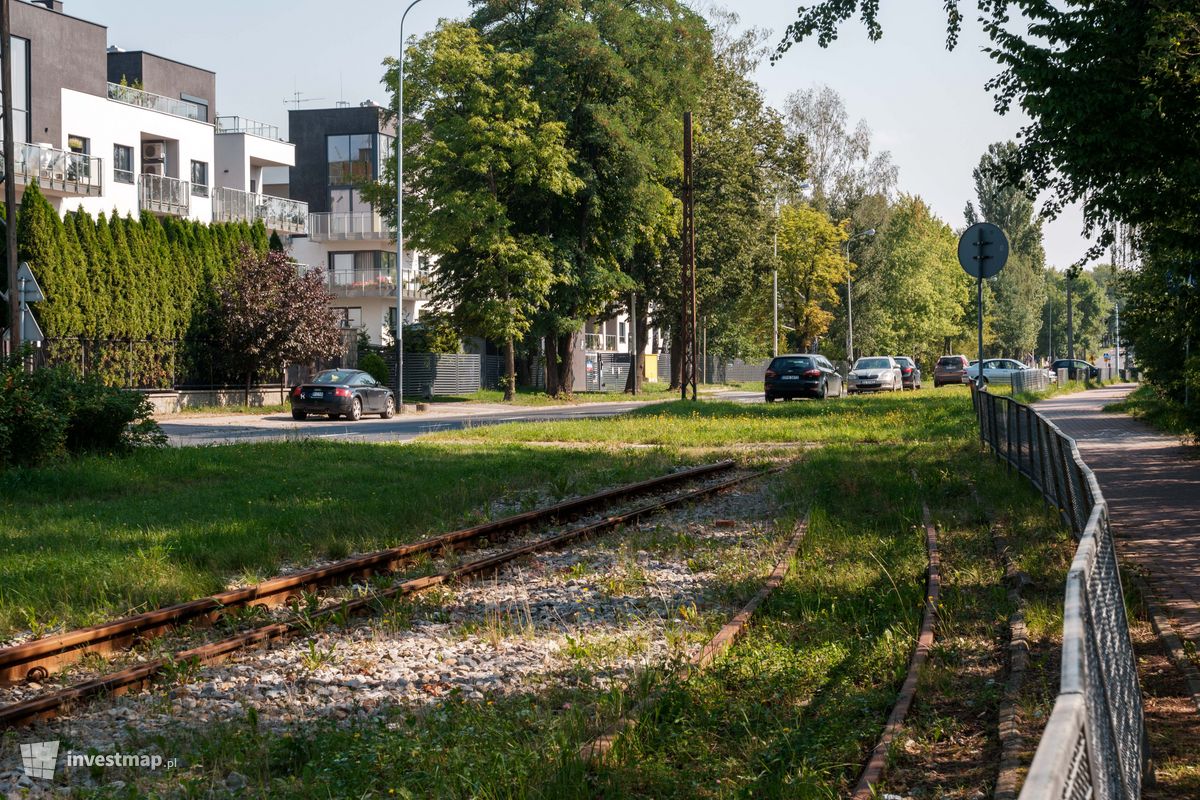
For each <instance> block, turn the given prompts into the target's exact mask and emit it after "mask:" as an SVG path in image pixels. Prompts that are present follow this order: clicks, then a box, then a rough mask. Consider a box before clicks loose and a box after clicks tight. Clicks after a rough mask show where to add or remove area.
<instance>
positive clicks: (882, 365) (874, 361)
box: [854, 358, 892, 369]
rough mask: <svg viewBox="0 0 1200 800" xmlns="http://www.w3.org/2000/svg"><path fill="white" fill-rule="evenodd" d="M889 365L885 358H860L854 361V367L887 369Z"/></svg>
mask: <svg viewBox="0 0 1200 800" xmlns="http://www.w3.org/2000/svg"><path fill="white" fill-rule="evenodd" d="M890 366H892V365H891V364H889V363H888V360H887V359H886V358H860V359H859V360H858V361H855V362H854V368H855V369H887V368H889V367H890Z"/></svg>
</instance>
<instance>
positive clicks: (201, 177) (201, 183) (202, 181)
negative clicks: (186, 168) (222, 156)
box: [192, 161, 208, 197]
mask: <svg viewBox="0 0 1200 800" xmlns="http://www.w3.org/2000/svg"><path fill="white" fill-rule="evenodd" d="M192 196H193V197H208V164H207V163H206V162H204V161H193V162H192Z"/></svg>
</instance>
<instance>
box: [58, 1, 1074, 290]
mask: <svg viewBox="0 0 1200 800" xmlns="http://www.w3.org/2000/svg"><path fill="white" fill-rule="evenodd" d="M708 2H709V0H706V4H708ZM726 5H727V6H728V7H735V6H736V10H737V11H738V13H739V14H740V15H741V22H742V25H743V27H755V28H763V29H768V30H771V31H773V32H774V33H773V35H772V37H771V38H770V39H769V41H770V42H771V43H772V44H774V43H775V42H777V41H778V39H779V38H780V36H781V35H782V32H783V30H784V28H785V27H786V26H787V25H788V23H789V22H791V21H792V19H793V18H794V16H795V10H796V5H797V3H796V0H753V2H748V3H746V2H744V3H736V4H735V3H726ZM965 5H969V6H971V7H972V8H971V9H969V10H973V6H974V4H973V3H970V2H969V1H967V2H965ZM881 6H882V8H881V16H880V19H881V22H882V25H883V30H884V35H883V39H882V40H881V41H879V42H871V41H870V40H869V39H868V38H867V36H866V32H865V29H864V28H863V26H862V25H861V24H860V23H858V22H851V23H847V24H846V25H845V26H844V27H843V30H842V35H841V37H840V38H839V39H838V40H837V41H836V42H834V43H833V44H832V45H831V46H830V47H829V48H827V49H822V48H820V47H818V46H817V45H816V43H815V42H806V43H804V44H803V45H798V46H794V47H793V48H792V49H791V51H789V52H788V53H787V55H785V56H784V57H783V59H782V60H781V61H779V62H777V63H776V64H775V65H770V64H769V63H764V64H763V65H761V66H760V67H759V70H758V74H757V79H758V82H759V84H760V85H761V86H762V87H763V90H764V93H765V95H766V98H767V102H768V103H770V104H771V105H773V106H775V107H776V108H780V109H782V108H783V105H784V102H785V100H786V99H787V96H788V94H790V93H791V92H793V91H795V90H797V89H803V88H807V87H811V86H814V85H819V84H827V85H829V86H831V87H833V88H834V89H835V90H836V91H837V92H838V93H839V94H840V95H841V96H842V98H843V99H844V101H845V103H846V107H847V110H848V111H849V114H850V124H851V125H853V124H854V123H856V122H857V121H858V120H859V119H865V120H866V121H867V124H868V125H869V126H870V127H871V129H872V131H873V144H874V147H875V148H876V149H884V150H889V151H891V153H892V157H893V160H894V161H895V163H896V164H897V166H898V167H899V169H900V181H899V187H900V190H901V191H904V192H907V193H909V194H916V195H920V196H921V197H922V198H924V199H925V201H926V202H927V203H928V204H929V205H930V207H931V208H932V209H933V210H934V212H935V213H936V214H937V215H938V216H939V217H941V218H942V219H943V220H945V221H946V222H948V223H949V224H950V225H951V226H952V227H954V228H956V229H957V228H959V227H961V226H962V225H963V224H964V221H963V209H964V207H965V205H966V203H967V201H968V200H974V185H973V183H972V178H971V170H972V169H974V168H975V166H976V165H977V164H978V162H979V157H980V156H981V155H982V154H983V153H984V151H986V149H987V146H988V145H989V144H990V143H992V142H997V141H1003V140H1005V139H1011V138H1013V137H1014V136H1015V134H1016V132H1017V131H1018V130H1019V128H1020V126H1021V125H1022V124H1023V123H1024V122H1025V119H1024V118H1023V117H1022V116H1020V115H1019V113H1018V112H1016V111H1013V112H1010V113H1009V114H1008V115H1006V116H1000V115H998V114H996V113H995V111H994V110H993V101H992V97H991V95H990V93H988V92H987V90H986V89H985V88H984V85H985V83H986V82H987V80H988V79H989V78H991V77H992V76H993V75H995V73H996V71H997V69H996V66H995V64H994V63H993V62H992V61H991V60H990V59H989V58H988V57H987V55H986V54H984V53H983V52H982V48H983V47H984V45H985V44H986V37H985V36H984V35H983V33H982V32H981V31H980V30H979V29H978V26H977V25H975V24H973V23H972V22H971V20H972V19H973V14H968V19H967V20H966V21H965V22H964V31H963V35H962V37H961V39H960V41H959V44H958V47H957V48H956V49H955V50H954V51H953V52H947V51H946V48H945V17H944V14H943V12H942V10H941V7H942V2H941V0H885V1H884V2H883V3H881ZM403 7H404V3H402V2H395V1H393V0H343V2H339V3H329V2H328V0H204V2H187V3H183V2H170V3H164V2H163V0H64V11H66V13H68V14H71V15H73V16H78V17H83V18H84V19H88V20H91V21H93V22H98V23H100V24H103V25H107V26H108V29H109V30H108V42H109V44H110V45H116V46H118V47H122V48H124V49H126V50H148V51H150V52H153V53H156V54H158V55H162V56H166V57H168V58H174V59H176V60H178V61H183V62H186V63H189V64H194V65H196V66H200V67H204V68H206V69H211V70H214V71H215V72H216V73H217V113H219V114H223V115H239V116H243V117H249V118H251V119H256V120H259V121H261V122H267V123H270V124H274V125H278V126H279V127H280V129H281V130H282V131H286V129H287V108H288V107H289V106H288V105H287V104H285V101H287V100H292V99H294V98H295V96H296V93H297V92H299V93H300V97H301V99H302V100H305V99H307V101H308V102H304V103H302V105H301V107H302V108H324V107H330V106H333V105H334V104H335V103H336V102H337V101H340V100H345V101H347V102H349V103H351V104H352V105H357V104H358V103H360V102H362V101H364V100H374V101H376V102H379V103H383V102H385V101H386V97H385V94H384V92H383V87H382V86H381V85H380V83H379V79H380V77H381V76H382V74H383V69H382V67H381V66H380V64H381V62H382V61H383V59H384V58H385V57H386V56H388V55H394V54H395V53H396V52H398V50H399V36H400V14H401V11H402V10H403ZM468 7H469V4H468V2H467V0H430V1H429V2H423V3H421V4H420V5H418V6H416V8H414V9H413V11H412V12H411V13H410V14H409V15H408V19H407V21H406V23H405V34H406V35H408V34H418V35H419V34H422V33H424V32H426V31H428V30H430V29H432V28H433V26H434V25H436V23H437V20H438V18H439V17H450V18H457V17H462V16H464V15H465V14H466V13H467V10H468ZM167 9H169V10H167ZM291 107H294V104H292V106H291ZM1081 219H1082V217H1081V214H1080V212H1079V209H1077V208H1070V209H1067V210H1066V211H1065V212H1064V213H1063V215H1062V216H1061V217H1060V218H1059V219H1058V220H1055V221H1053V222H1050V223H1047V225H1046V226H1045V246H1046V258H1047V263H1048V264H1051V265H1053V266H1057V267H1059V268H1062V267H1065V266H1067V265H1069V264H1071V263H1073V262H1074V261H1075V260H1076V259H1078V258H1079V257H1080V256H1082V255H1083V252H1084V251H1085V250H1086V249H1087V245H1088V243H1087V241H1086V240H1085V239H1084V238H1083V234H1082V230H1081V228H1082V223H1081Z"/></svg>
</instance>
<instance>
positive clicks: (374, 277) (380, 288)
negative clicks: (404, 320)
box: [329, 269, 428, 300]
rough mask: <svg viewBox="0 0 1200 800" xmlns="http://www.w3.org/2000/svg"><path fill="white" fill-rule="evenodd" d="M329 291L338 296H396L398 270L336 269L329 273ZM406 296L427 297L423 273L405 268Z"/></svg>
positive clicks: (418, 298)
mask: <svg viewBox="0 0 1200 800" xmlns="http://www.w3.org/2000/svg"><path fill="white" fill-rule="evenodd" d="M329 291H330V292H332V293H333V294H334V296H336V297H395V296H396V270H394V269H346V270H334V271H332V272H330V273H329ZM404 296H405V297H406V298H409V299H417V300H423V299H427V297H428V295H427V293H426V290H425V275H424V274H423V273H420V272H413V271H412V270H405V272H404Z"/></svg>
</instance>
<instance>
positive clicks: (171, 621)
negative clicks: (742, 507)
mask: <svg viewBox="0 0 1200 800" xmlns="http://www.w3.org/2000/svg"><path fill="white" fill-rule="evenodd" d="M733 466H734V462H733V461H730V460H726V461H719V462H716V463H713V464H704V465H701V466H699V467H692V468H690V469H686V470H680V471H679V472H673V473H671V474H669V475H662V476H659V477H657V478H650V479H649V480H644V481H638V482H637V483H631V484H626V485H624V486H618V487H615V488H612V489H606V490H604V491H602V492H597V493H595V494H591V495H588V496H586V497H578V498H574V499H572V500H565V501H563V502H561V503H556V504H554V505H551V506H546V507H544V508H540V509H535V510H533V511H526V512H523V513H521V514H515V515H513V516H509V517H505V518H503V519H499V520H494V521H492V522H486V523H484V524H482V525H475V526H473V527H470V528H463V529H461V530H456V531H451V532H450V533H444V534H441V535H439V536H434V537H432V538H429V539H424V540H422V541H420V542H415V543H413V544H407V545H401V546H399V547H393V548H389V549H387V550H381V551H379V552H375V553H368V554H366V555H361V556H355V557H353V558H348V559H345V560H343V561H339V562H337V563H336V564H329V565H326V566H323V567H313V568H311V569H306V570H302V571H300V572H295V573H292V574H291V575H284V576H281V577H278V578H272V579H270V580H266V581H263V582H261V583H257V584H254V585H253V586H247V587H245V588H242V589H233V590H230V591H226V592H219V593H217V594H214V595H210V596H208V597H203V598H200V599H197V600H190V601H188V602H185V603H179V604H177V605H172V606H167V607H164V608H160V609H157V610H155V611H148V612H146V613H143V614H136V615H134V616H129V617H124V618H122V619H118V620H114V621H112V622H105V623H101V624H99V625H93V626H91V627H87V628H79V629H77V630H73V631H66V632H64V633H60V634H56V635H54V636H47V637H44V638H42V639H34V640H33V641H29V642H25V643H23V644H19V645H14V646H13V647H7V648H4V649H0V685H11V684H13V683H19V682H21V681H23V680H42V679H44V678H46V677H48V676H49V675H50V674H51V673H52V672H54V671H56V670H58V669H59V668H61V667H63V666H66V665H68V664H72V663H74V662H76V661H78V660H79V659H80V658H81V657H82V656H83V655H84V654H85V653H88V652H96V653H101V654H108V653H113V652H117V651H120V650H124V649H128V648H130V647H132V646H133V645H134V644H136V643H137V641H138V640H140V639H145V638H149V637H152V636H155V635H158V634H161V633H163V632H165V631H166V630H168V629H170V628H173V627H176V626H178V625H181V624H183V623H185V622H203V623H206V624H211V623H212V622H215V621H216V620H217V619H218V618H219V617H220V616H221V615H222V614H224V613H225V612H226V611H227V610H228V609H230V608H237V607H240V606H252V605H265V606H271V605H281V604H283V603H286V602H288V601H290V600H295V599H297V598H298V597H299V596H300V594H301V592H303V591H305V590H307V589H309V588H312V587H319V586H326V585H330V584H334V583H339V582H346V581H348V580H350V579H352V578H356V577H364V576H370V575H372V574H374V573H377V572H390V571H392V570H394V569H396V568H397V567H398V566H401V565H403V564H407V563H409V562H411V561H412V559H413V557H415V556H417V555H419V554H421V553H428V552H431V551H438V550H441V549H442V548H445V547H455V548H458V547H465V546H467V545H469V544H470V543H471V542H473V541H477V540H479V539H483V538H486V537H488V536H493V535H496V534H500V533H511V532H513V531H516V530H520V529H521V528H524V527H527V526H530V525H537V524H544V523H546V522H549V521H551V520H554V519H563V518H567V517H570V516H571V515H575V514H579V513H582V512H585V511H589V510H592V509H595V508H596V507H599V506H603V505H606V504H609V503H612V502H614V501H616V500H621V499H624V498H626V497H632V496H635V495H639V494H645V493H647V492H652V491H657V490H660V489H665V488H669V487H671V486H674V485H676V484H679V483H684V482H686V481H690V480H694V479H696V478H700V477H704V476H706V475H711V474H714V473H717V472H722V471H725V470H729V469H731V468H732V467H733Z"/></svg>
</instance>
